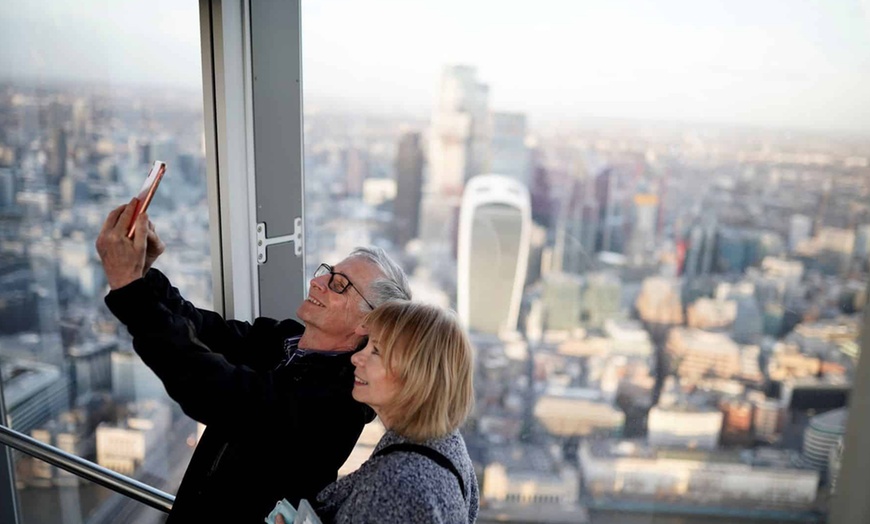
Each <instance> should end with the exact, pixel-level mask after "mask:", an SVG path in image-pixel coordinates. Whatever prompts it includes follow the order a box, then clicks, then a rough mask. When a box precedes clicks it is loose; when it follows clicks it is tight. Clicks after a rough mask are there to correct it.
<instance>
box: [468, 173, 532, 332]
mask: <svg viewBox="0 0 870 524" xmlns="http://www.w3.org/2000/svg"><path fill="white" fill-rule="evenodd" d="M531 226H532V218H531V200H530V198H529V191H528V189H527V188H526V186H524V185H523V184H521V183H519V182H517V181H516V180H514V179H512V178H509V177H506V176H503V175H481V176H477V177H474V178H472V179H471V180H470V181H469V182H468V184H467V186H466V188H465V193H464V194H463V197H462V207H461V210H460V214H459V257H458V258H459V260H458V262H459V264H458V265H459V271H458V274H457V302H458V306H459V317H460V319H461V320H462V322H463V323H464V324H465V325H466V326H467V327H468V328H469V329H472V330H475V331H479V332H484V333H492V334H498V333H500V332H503V331H514V330H516V329H517V320H518V317H519V311H520V301H521V299H522V295H523V285H524V283H525V280H526V271H527V270H528V262H529V247H530V242H531Z"/></svg>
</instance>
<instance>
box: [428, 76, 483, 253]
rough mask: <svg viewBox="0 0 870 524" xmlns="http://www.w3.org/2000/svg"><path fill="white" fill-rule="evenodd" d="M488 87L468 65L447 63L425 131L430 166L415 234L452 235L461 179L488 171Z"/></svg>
mask: <svg viewBox="0 0 870 524" xmlns="http://www.w3.org/2000/svg"><path fill="white" fill-rule="evenodd" d="M488 119H489V87H488V86H487V85H486V84H483V83H481V82H479V81H478V79H477V70H476V69H475V68H473V67H469V66H461V65H457V66H446V67H445V68H444V69H443V71H442V74H441V85H440V89H439V93H438V100H437V103H436V105H435V107H434V109H433V112H432V122H431V128H430V132H429V151H428V153H429V170H428V176H427V180H426V183H425V185H424V194H423V201H422V208H423V209H422V214H421V216H420V220H421V223H420V227H421V232H420V237H421V238H422V239H423V240H424V241H426V242H427V243H430V244H429V246H428V247H434V246H433V245H432V244H434V243H437V244H444V243H445V239H453V238H455V235H456V221H457V216H458V210H459V206H460V204H461V198H462V192H463V188H464V186H465V183H466V182H467V181H468V180H469V179H470V178H471V177H473V176H477V175H481V174H483V173H485V172H488V171H487V165H488V161H487V152H488V150H489V145H490V144H489V135H488V129H489V121H488Z"/></svg>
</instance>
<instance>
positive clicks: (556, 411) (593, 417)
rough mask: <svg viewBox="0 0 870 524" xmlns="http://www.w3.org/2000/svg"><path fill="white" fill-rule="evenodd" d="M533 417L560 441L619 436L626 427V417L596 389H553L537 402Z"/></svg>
mask: <svg viewBox="0 0 870 524" xmlns="http://www.w3.org/2000/svg"><path fill="white" fill-rule="evenodd" d="M534 415H535V418H536V419H537V420H538V421H539V422H540V423H541V425H543V426H544V427H545V428H546V429H547V432H549V433H550V434H551V435H555V436H559V437H586V436H590V435H606V436H619V435H620V434H621V433H622V428H623V426H624V425H625V413H623V412H622V411H620V410H619V409H617V408H616V407H614V406H613V405H612V404H610V403H608V402H606V401H605V399H604V398H603V397H602V394H601V392H600V391H598V390H593V389H580V388H565V389H564V390H556V389H553V390H551V391H549V392H548V393H547V394H545V395H542V396H541V397H539V398H538V400H537V402H536V403H535V409H534Z"/></svg>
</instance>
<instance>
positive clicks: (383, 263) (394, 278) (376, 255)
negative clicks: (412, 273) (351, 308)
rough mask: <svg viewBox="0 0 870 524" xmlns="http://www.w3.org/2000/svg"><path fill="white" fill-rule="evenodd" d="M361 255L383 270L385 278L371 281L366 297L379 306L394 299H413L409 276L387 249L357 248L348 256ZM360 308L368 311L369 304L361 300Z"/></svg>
mask: <svg viewBox="0 0 870 524" xmlns="http://www.w3.org/2000/svg"><path fill="white" fill-rule="evenodd" d="M354 257H360V258H364V259H366V260H368V261H369V262H371V263H372V264H374V265H375V266H377V268H378V270H379V271H380V272H381V274H382V275H384V276H383V278H376V279H375V280H373V281H372V282H370V283H369V285H368V288H367V290H366V298H367V299H368V300H369V302H371V303H372V305H373V306H375V307H378V306H380V305H381V304H383V303H384V302H389V301H392V300H411V286H410V285H409V284H408V277H407V276H406V275H405V272H404V271H402V268H401V267H399V264H397V263H396V262H395V261H394V260H393V259H392V258H390V256H389V255H388V254H387V252H386V251H384V250H383V249H381V248H379V247H373V246H372V247H358V248H355V249H354V250H353V251H351V252H350V254H349V255H348V256H347V258H354ZM360 309H361V310H362V311H363V312H368V306H367V305H366V303H365V302H363V301H360Z"/></svg>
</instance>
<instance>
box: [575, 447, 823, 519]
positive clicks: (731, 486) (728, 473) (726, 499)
mask: <svg viewBox="0 0 870 524" xmlns="http://www.w3.org/2000/svg"><path fill="white" fill-rule="evenodd" d="M580 469H581V472H582V478H583V488H584V490H585V491H586V492H587V493H588V494H589V496H590V497H591V498H592V500H593V501H598V500H601V501H605V500H610V501H624V502H636V503H637V502H645V503H657V504H661V505H663V506H664V507H665V508H667V507H669V506H671V505H673V506H671V507H680V508H682V512H686V511H687V510H688V509H689V508H690V507H692V506H698V507H705V508H714V507H715V508H730V509H731V510H732V511H731V512H730V513H729V514H730V515H731V516H732V518H733V517H734V516H735V512H739V511H746V512H747V513H750V512H751V510H760V509H770V510H797V511H809V510H811V509H812V508H813V503H814V502H815V498H816V488H817V486H818V483H819V474H818V472H816V471H813V470H807V469H801V468H800V467H799V465H798V461H797V460H796V457H794V456H793V455H792V454H791V453H790V452H787V451H779V450H774V449H759V450H754V451H752V452H749V453H745V454H743V455H742V456H741V455H738V454H735V453H730V452H724V451H723V452H713V451H700V450H699V451H694V452H693V451H689V450H667V449H655V448H653V447H650V446H647V445H644V444H643V443H640V442H636V441H617V440H610V441H597V442H590V441H585V442H584V443H583V444H582V445H581V448H580ZM615 507H619V506H618V505H617V506H615ZM738 518H739V517H738Z"/></svg>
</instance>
